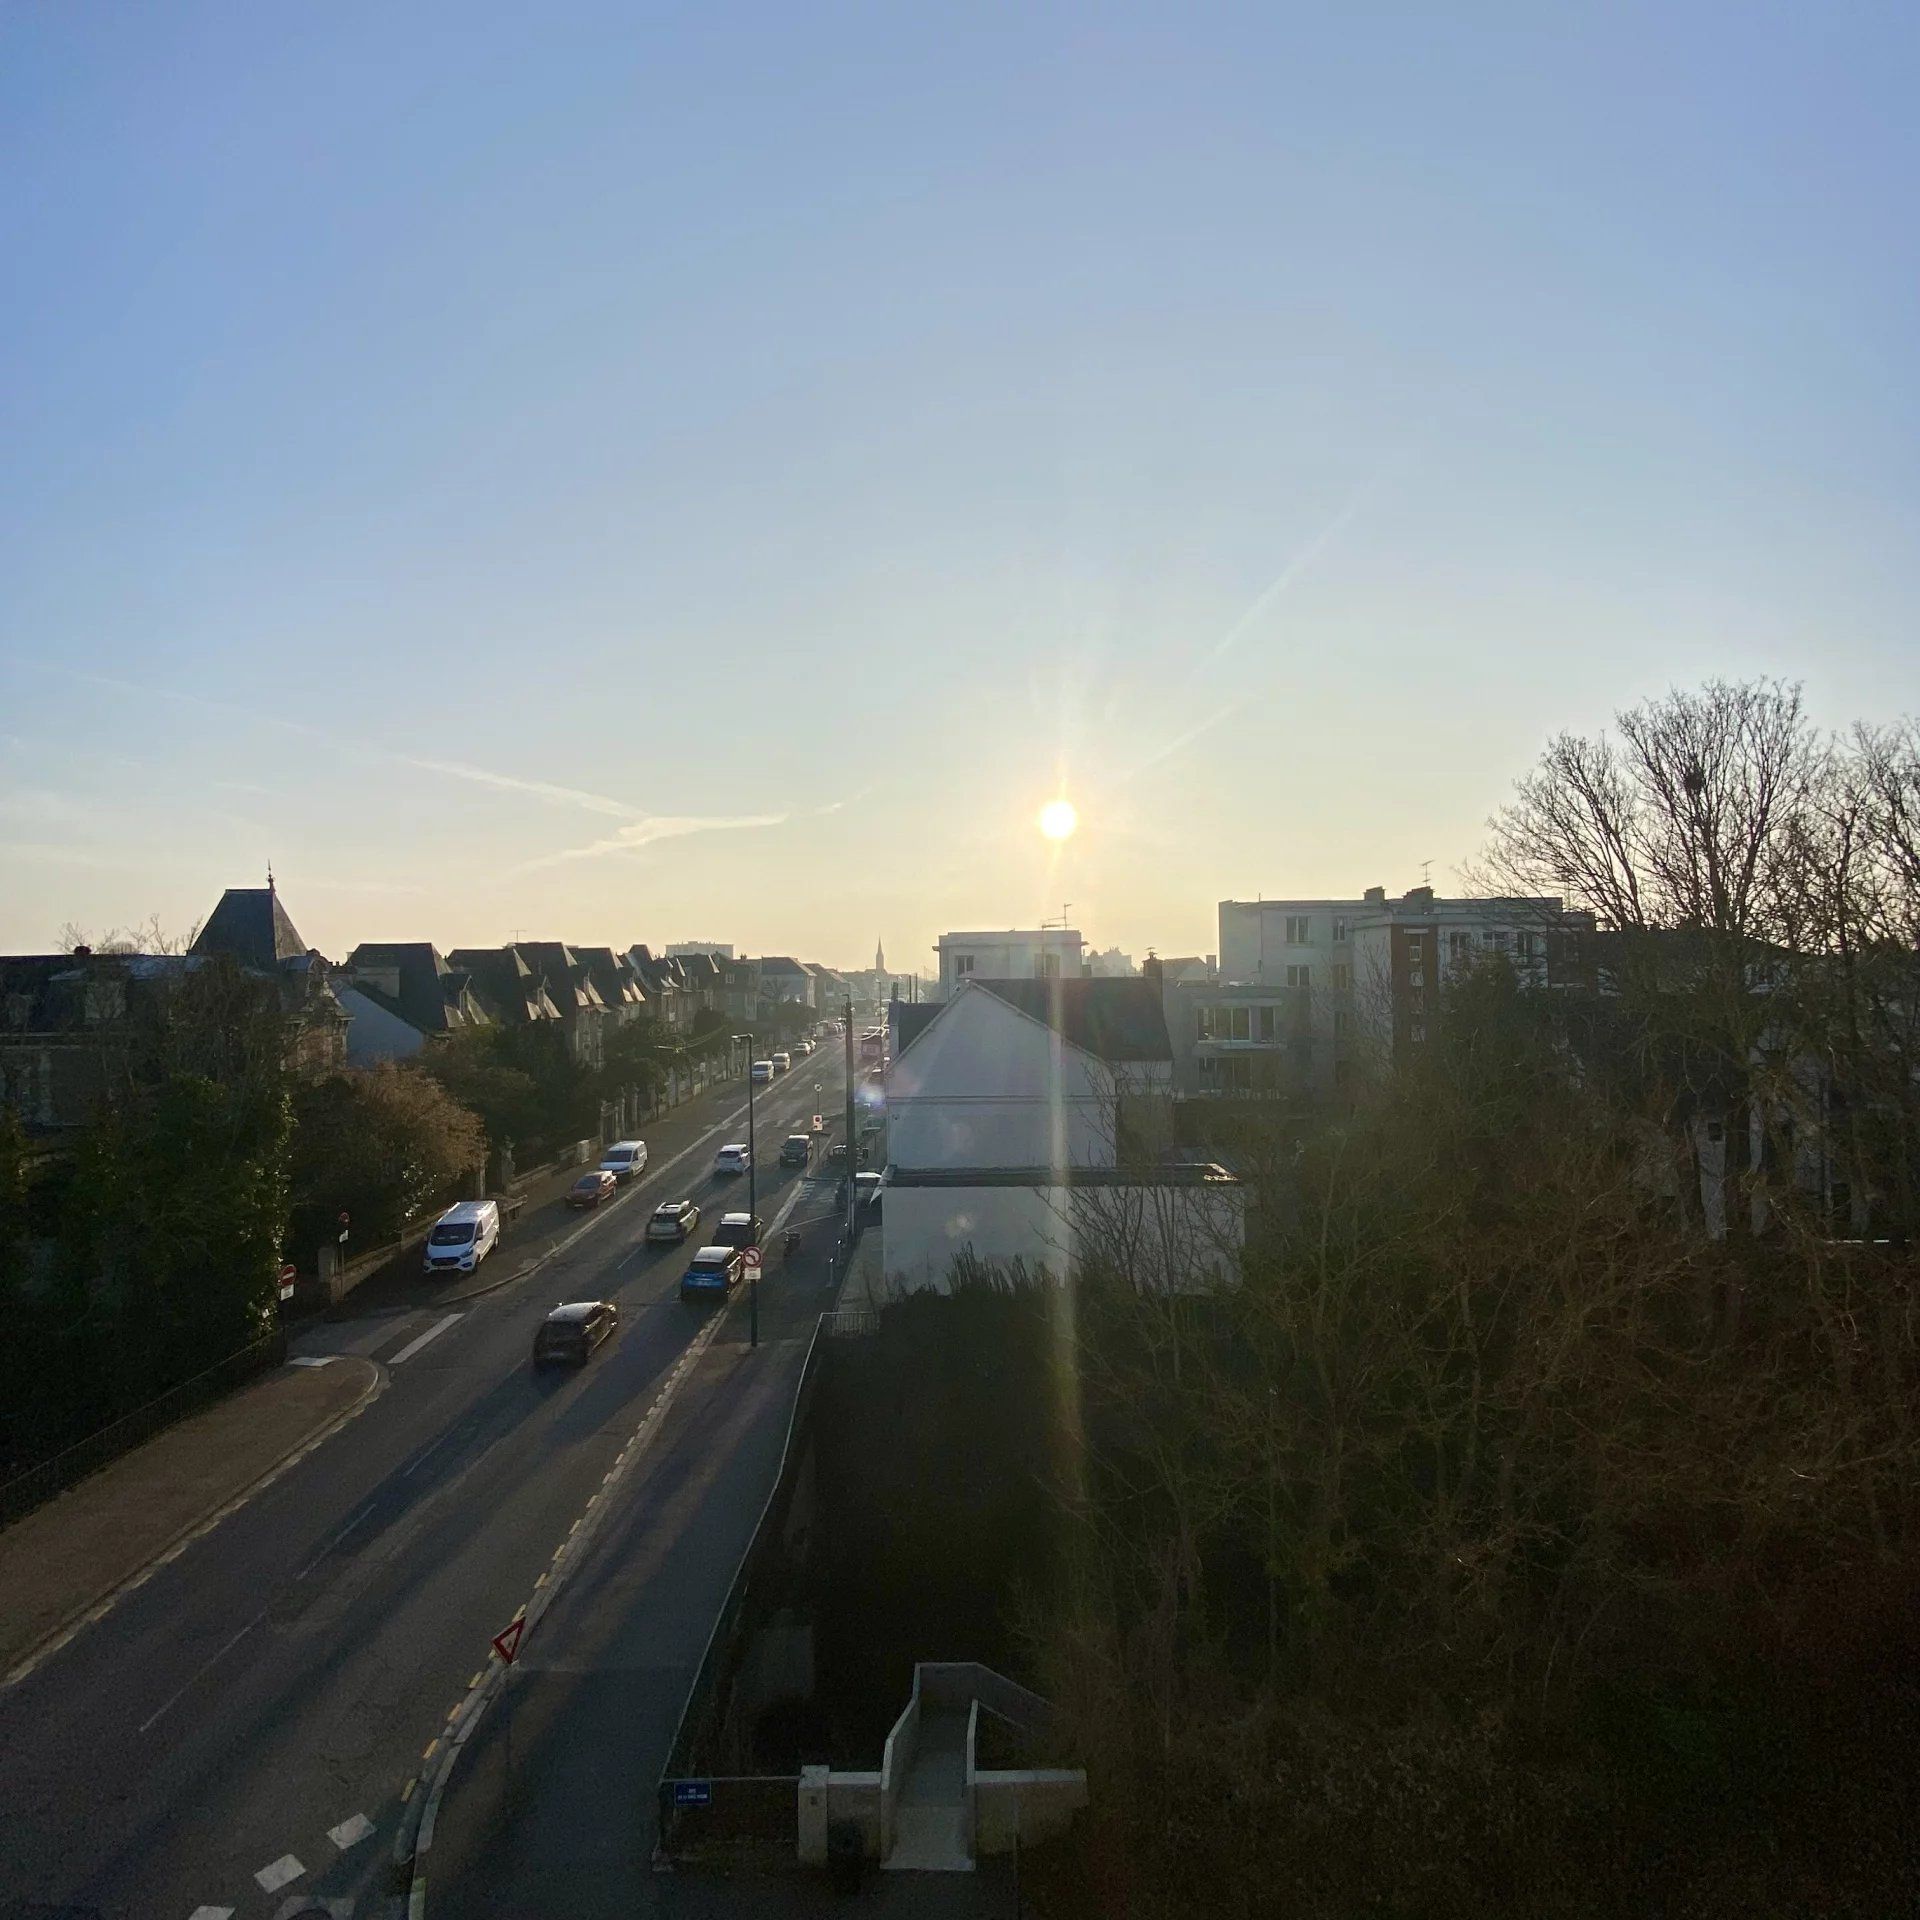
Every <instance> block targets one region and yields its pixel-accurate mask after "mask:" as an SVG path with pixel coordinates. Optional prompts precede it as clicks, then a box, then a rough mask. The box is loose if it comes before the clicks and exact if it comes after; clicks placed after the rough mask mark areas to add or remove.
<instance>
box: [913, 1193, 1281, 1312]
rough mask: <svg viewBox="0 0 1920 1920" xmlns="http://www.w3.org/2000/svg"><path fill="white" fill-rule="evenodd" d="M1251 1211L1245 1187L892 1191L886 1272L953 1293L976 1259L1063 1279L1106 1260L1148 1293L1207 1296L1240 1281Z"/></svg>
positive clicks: (917, 1287) (923, 1287) (920, 1285)
mask: <svg viewBox="0 0 1920 1920" xmlns="http://www.w3.org/2000/svg"><path fill="white" fill-rule="evenodd" d="M1244 1207H1245V1194H1244V1190H1243V1189H1242V1188H1241V1187H1239V1186H1238V1185H1226V1186H1217V1187H1215V1186H1186V1185H1167V1186H1157V1185H1149V1184H1142V1185H1139V1186H1099V1187H1074V1188H1068V1187H1064V1186H1051V1185H1050V1186H1035V1187H1025V1186H1021V1187H1015V1186H991V1187H985V1186H983V1187H946V1186H941V1187H910V1186H889V1187H888V1188H887V1190H886V1197H885V1199H884V1201H883V1202H882V1218H881V1235H882V1256H881V1257H882V1265H883V1267H884V1270H885V1273H886V1279H887V1285H888V1286H889V1288H896V1287H897V1288H902V1289H905V1290H907V1291H923V1290H931V1291H934V1292H939V1293H944V1292H946V1291H948V1289H949V1288H950V1287H951V1285H952V1280H953V1263H954V1261H955V1260H956V1259H958V1258H959V1257H960V1256H961V1255H963V1254H966V1253H971V1254H972V1256H973V1257H974V1258H975V1259H978V1260H982V1261H986V1262H989V1263H993V1262H1011V1261H1013V1260H1016V1259H1018V1260H1023V1261H1024V1262H1025V1263H1026V1266H1027V1269H1028V1271H1029V1272H1035V1271H1044V1272H1046V1273H1048V1274H1050V1275H1051V1276H1052V1277H1053V1278H1054V1279H1056V1280H1057V1279H1062V1278H1064V1277H1065V1275H1066V1274H1067V1272H1068V1271H1069V1270H1070V1269H1071V1267H1072V1266H1073V1264H1074V1262H1075V1261H1076V1259H1080V1260H1090V1259H1095V1258H1105V1259H1107V1260H1110V1261H1111V1262H1113V1263H1114V1264H1115V1265H1117V1266H1119V1267H1121V1268H1122V1269H1123V1270H1125V1271H1127V1272H1129V1273H1131V1274H1132V1275H1133V1277H1134V1279H1135V1281H1136V1282H1137V1283H1138V1284H1139V1285H1141V1286H1145V1287H1152V1288H1156V1289H1166V1290H1170V1291H1175V1292H1198V1291H1202V1290H1206V1289H1209V1288H1213V1287H1218V1286H1222V1285H1231V1284H1232V1283H1233V1282H1234V1280H1235V1279H1237V1277H1238V1273H1239V1260H1240V1248H1241V1246H1242V1244H1243V1243H1244V1240H1245V1231H1246V1223H1245V1211H1244Z"/></svg>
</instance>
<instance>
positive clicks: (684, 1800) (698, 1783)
mask: <svg viewBox="0 0 1920 1920" xmlns="http://www.w3.org/2000/svg"><path fill="white" fill-rule="evenodd" d="M673 1804H674V1805H675V1806H676V1807H710V1806H712V1805H713V1782H712V1781H711V1780H676V1781H675V1782H674V1783H673Z"/></svg>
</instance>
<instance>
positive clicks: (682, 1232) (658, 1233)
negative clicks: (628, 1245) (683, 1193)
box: [647, 1200, 700, 1240]
mask: <svg viewBox="0 0 1920 1920" xmlns="http://www.w3.org/2000/svg"><path fill="white" fill-rule="evenodd" d="M699 1224H700V1209H699V1208H698V1207H696V1206H695V1205H694V1204H693V1202H692V1201H691V1200H663V1201H661V1203H660V1204H659V1205H658V1206H657V1207H655V1208H654V1210H653V1218H652V1219H650V1220H649V1221H648V1222H647V1238H648V1239H649V1240H684V1239H686V1237H687V1236H688V1235H689V1234H690V1233H692V1231H693V1230H694V1228H695V1227H697V1226H698V1225H699Z"/></svg>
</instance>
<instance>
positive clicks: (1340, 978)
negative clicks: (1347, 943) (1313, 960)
mask: <svg viewBox="0 0 1920 1920" xmlns="http://www.w3.org/2000/svg"><path fill="white" fill-rule="evenodd" d="M1333 984H1334V987H1335V989H1336V990H1337V991H1338V992H1340V993H1351V992H1352V991H1353V962H1352V961H1350V960H1336V961H1335V962H1334V963H1333Z"/></svg>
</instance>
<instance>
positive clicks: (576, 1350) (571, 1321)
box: [533, 1300, 620, 1367]
mask: <svg viewBox="0 0 1920 1920" xmlns="http://www.w3.org/2000/svg"><path fill="white" fill-rule="evenodd" d="M619 1324H620V1309H619V1308H618V1307H616V1306H615V1305H614V1304H613V1302H612V1301H611V1300H569V1301H563V1302H562V1303H561V1304H560V1305H559V1306H557V1307H555V1308H554V1310H553V1311H552V1312H551V1313H550V1314H548V1315H547V1317H546V1318H545V1319H544V1320H542V1321H541V1322H540V1330H539V1331H538V1332H537V1333H536V1334H535V1335H534V1336H533V1364H534V1365H535V1366H536V1367H537V1366H541V1365H543V1364H544V1363H545V1362H547V1361H549V1360H568V1361H573V1362H575V1363H576V1364H579V1365H584V1364H585V1363H586V1359H587V1356H588V1355H589V1354H590V1353H592V1351H593V1350H594V1348H595V1347H597V1346H598V1345H599V1344H600V1342H601V1341H602V1340H604V1339H606V1338H607V1337H608V1336H609V1335H610V1334H611V1333H612V1332H613V1330H614V1329H615V1328H616V1327H617V1326H618V1325H619Z"/></svg>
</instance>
